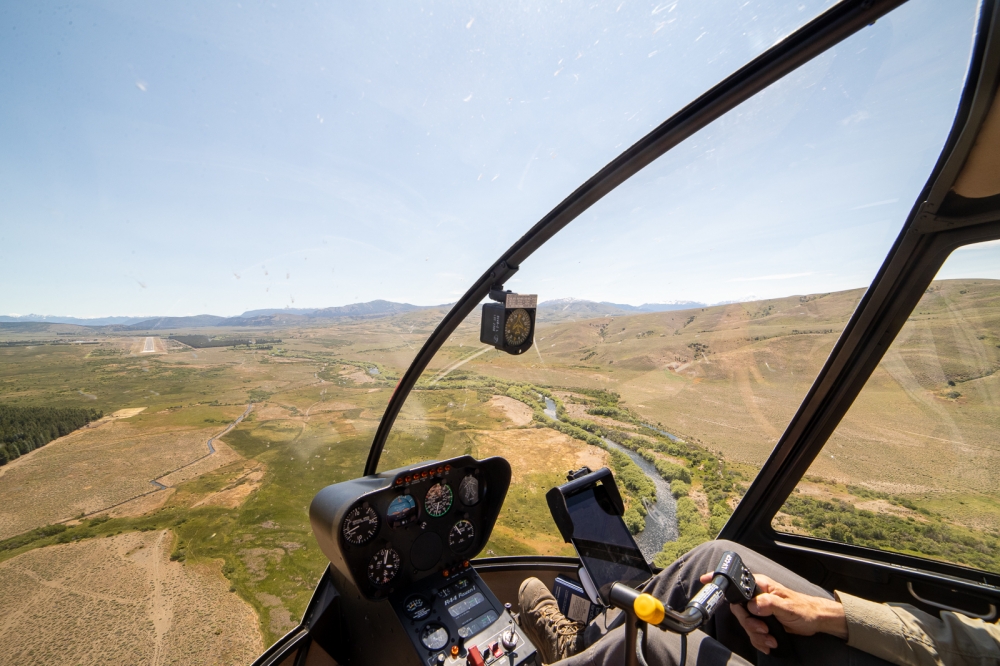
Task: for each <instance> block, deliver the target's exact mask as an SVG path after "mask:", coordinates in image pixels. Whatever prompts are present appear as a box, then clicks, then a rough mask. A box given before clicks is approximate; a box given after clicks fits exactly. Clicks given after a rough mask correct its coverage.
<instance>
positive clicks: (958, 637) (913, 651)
mask: <svg viewBox="0 0 1000 666" xmlns="http://www.w3.org/2000/svg"><path fill="white" fill-rule="evenodd" d="M835 594H836V597H837V600H838V601H840V603H841V604H843V606H844V615H845V617H846V618H847V644H848V645H850V646H851V647H855V648H857V649H859V650H862V651H863V652H867V653H869V654H872V655H875V656H876V657H881V658H882V659H885V660H886V661H889V662H892V663H893V664H899V666H973V665H975V666H986V665H987V664H989V665H992V666H996V664H998V663H1000V627H998V626H997V625H996V624H987V623H986V622H983V621H982V620H973V619H971V618H968V617H966V616H964V615H961V614H959V613H952V612H949V611H942V612H941V616H940V617H936V616H934V615H930V614H928V613H925V612H923V611H921V610H919V609H917V608H915V607H913V606H910V605H908V604H877V603H874V602H872V601H866V600H864V599H859V598H858V597H853V596H851V595H849V594H845V593H843V592H836V593H835Z"/></svg>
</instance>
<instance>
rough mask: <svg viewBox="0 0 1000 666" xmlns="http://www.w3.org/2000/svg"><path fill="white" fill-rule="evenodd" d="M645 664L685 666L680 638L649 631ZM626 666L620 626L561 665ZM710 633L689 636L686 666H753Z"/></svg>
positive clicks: (692, 633)
mask: <svg viewBox="0 0 1000 666" xmlns="http://www.w3.org/2000/svg"><path fill="white" fill-rule="evenodd" d="M645 655H646V662H647V663H648V664H649V665H650V666H682V664H681V661H680V655H681V637H680V635H679V634H675V633H671V632H668V631H660V630H659V629H655V628H654V629H651V630H649V636H648V641H647V644H646V650H645ZM624 663H625V627H624V626H619V627H617V628H614V629H612V630H611V631H609V632H607V634H606V635H605V636H604V638H602V639H601V640H599V641H598V642H596V643H594V644H593V645H591V646H590V647H588V648H587V649H586V650H584V651H583V652H580V653H579V654H576V655H574V656H572V657H569V658H567V659H563V660H562V661H560V662H559V663H558V666H622V664H624ZM752 663H753V662H750V661H747V660H746V659H744V658H743V657H741V656H739V655H738V654H733V653H732V652H731V651H730V650H729V649H728V648H726V646H724V645H723V644H722V643H720V642H718V641H717V640H715V639H714V638H712V637H711V636H709V635H708V634H706V633H704V632H701V631H693V632H691V633H690V634H688V637H687V660H686V662H685V664H686V666H752Z"/></svg>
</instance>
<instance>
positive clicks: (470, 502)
mask: <svg viewBox="0 0 1000 666" xmlns="http://www.w3.org/2000/svg"><path fill="white" fill-rule="evenodd" d="M458 499H460V500H462V504H464V505H465V506H475V505H476V504H479V479H478V478H476V477H475V476H473V475H472V474H469V475H468V476H466V477H465V478H464V479H462V483H460V484H459V485H458Z"/></svg>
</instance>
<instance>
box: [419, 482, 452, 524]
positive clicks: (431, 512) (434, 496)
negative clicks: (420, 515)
mask: <svg viewBox="0 0 1000 666" xmlns="http://www.w3.org/2000/svg"><path fill="white" fill-rule="evenodd" d="M453 499H454V496H453V495H452V493H451V486H449V485H448V484H447V483H445V482H444V481H441V482H438V483H435V484H434V485H433V486H431V487H430V488H428V489H427V496H426V497H424V509H425V510H426V511H427V515H428V516H430V517H431V518H440V517H441V516H443V515H444V514H446V513H448V509H450V508H451V502H452V500H453Z"/></svg>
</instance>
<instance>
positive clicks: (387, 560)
mask: <svg viewBox="0 0 1000 666" xmlns="http://www.w3.org/2000/svg"><path fill="white" fill-rule="evenodd" d="M399 565H400V559H399V553H397V552H396V551H395V550H393V549H392V548H390V547H389V546H386V547H385V548H383V549H382V550H380V551H378V552H377V553H375V554H374V555H372V559H371V560H369V562H368V580H370V581H371V582H372V583H373V584H374V585H379V586H382V585H388V584H389V583H391V582H392V579H393V578H395V577H396V574H397V573H399Z"/></svg>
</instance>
